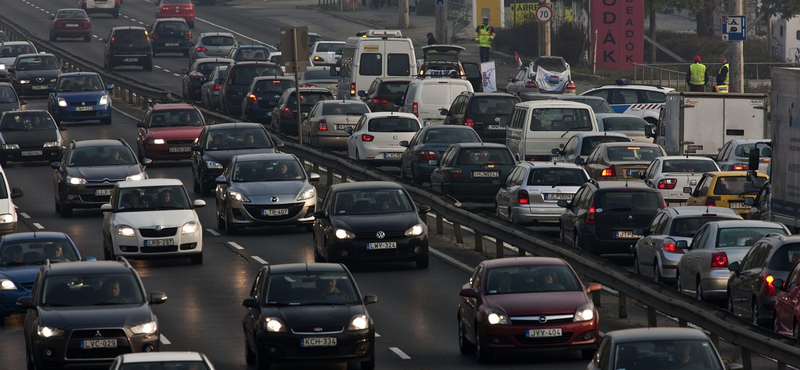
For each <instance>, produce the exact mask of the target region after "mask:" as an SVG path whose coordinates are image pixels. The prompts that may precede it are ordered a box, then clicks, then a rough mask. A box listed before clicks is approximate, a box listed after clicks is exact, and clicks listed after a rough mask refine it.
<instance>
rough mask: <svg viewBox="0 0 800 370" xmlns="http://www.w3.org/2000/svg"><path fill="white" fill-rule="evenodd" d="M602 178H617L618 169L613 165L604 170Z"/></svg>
mask: <svg viewBox="0 0 800 370" xmlns="http://www.w3.org/2000/svg"><path fill="white" fill-rule="evenodd" d="M600 177H617V169H616V168H615V167H614V165H613V164H612V165H611V167H609V168H604V169H603V171H601V172H600Z"/></svg>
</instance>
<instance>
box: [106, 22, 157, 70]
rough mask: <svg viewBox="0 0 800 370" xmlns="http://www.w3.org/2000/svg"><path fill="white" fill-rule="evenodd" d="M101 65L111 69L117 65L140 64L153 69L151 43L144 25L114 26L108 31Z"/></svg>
mask: <svg viewBox="0 0 800 370" xmlns="http://www.w3.org/2000/svg"><path fill="white" fill-rule="evenodd" d="M101 41H103V42H105V43H106V48H105V52H104V55H105V60H104V61H103V67H105V68H106V69H109V70H112V69H114V67H118V66H131V65H133V66H141V67H142V68H144V70H145V71H152V70H153V44H152V43H151V42H150V36H148V35H147V30H146V29H145V28H144V27H137V26H125V27H114V28H112V29H111V31H110V32H109V33H108V38H105V39H102V40H101Z"/></svg>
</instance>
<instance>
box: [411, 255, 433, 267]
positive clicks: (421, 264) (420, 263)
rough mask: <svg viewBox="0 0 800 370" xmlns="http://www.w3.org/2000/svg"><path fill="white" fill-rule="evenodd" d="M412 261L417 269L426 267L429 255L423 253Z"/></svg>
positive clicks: (429, 261) (428, 262)
mask: <svg viewBox="0 0 800 370" xmlns="http://www.w3.org/2000/svg"><path fill="white" fill-rule="evenodd" d="M414 263H415V264H416V266H417V268H418V269H426V268H428V265H430V263H431V259H430V255H429V254H428V253H425V255H423V256H420V257H418V258H417V260H416V261H415V262H414Z"/></svg>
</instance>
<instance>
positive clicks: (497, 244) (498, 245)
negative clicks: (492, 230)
mask: <svg viewBox="0 0 800 370" xmlns="http://www.w3.org/2000/svg"><path fill="white" fill-rule="evenodd" d="M504 249H505V247H503V241H502V240H500V238H494V252H495V253H494V254H495V257H496V258H503V253H504V252H505V250H504Z"/></svg>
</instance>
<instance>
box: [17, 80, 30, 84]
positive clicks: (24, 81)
mask: <svg viewBox="0 0 800 370" xmlns="http://www.w3.org/2000/svg"><path fill="white" fill-rule="evenodd" d="M17 82H19V83H20V85H25V84H29V83H31V80H19V81H17Z"/></svg>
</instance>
